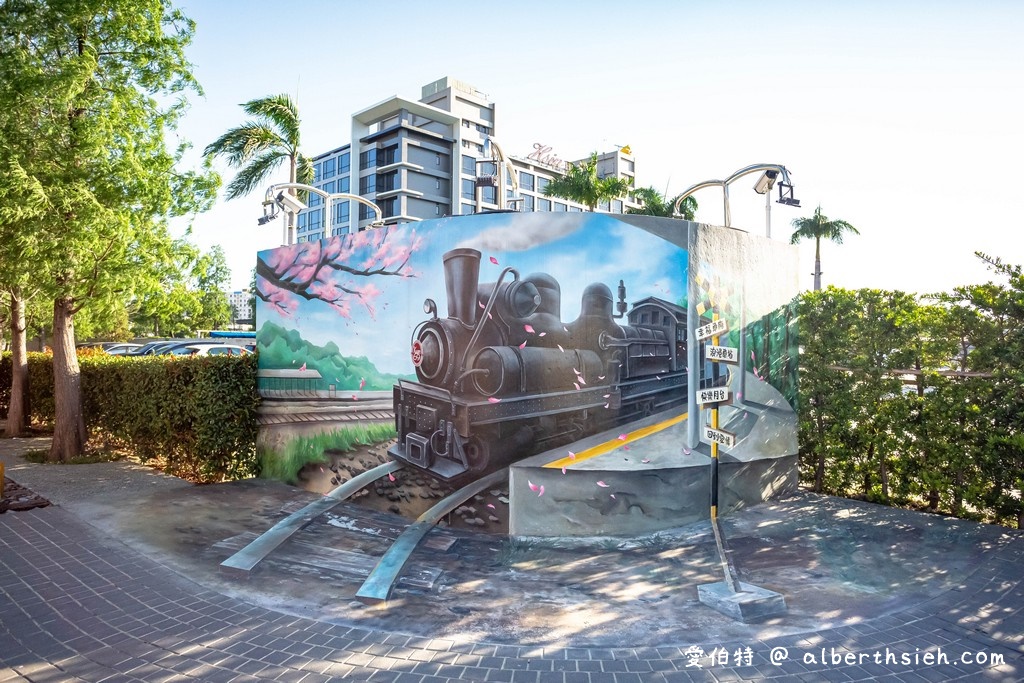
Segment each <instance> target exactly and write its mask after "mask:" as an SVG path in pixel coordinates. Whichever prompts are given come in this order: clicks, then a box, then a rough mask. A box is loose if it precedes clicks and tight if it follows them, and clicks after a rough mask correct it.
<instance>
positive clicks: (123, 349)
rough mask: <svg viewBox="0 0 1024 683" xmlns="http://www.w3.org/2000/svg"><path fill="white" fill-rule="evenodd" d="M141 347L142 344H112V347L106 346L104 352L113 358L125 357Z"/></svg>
mask: <svg viewBox="0 0 1024 683" xmlns="http://www.w3.org/2000/svg"><path fill="white" fill-rule="evenodd" d="M141 346H142V344H128V343H125V344H111V345H110V346H104V347H103V350H104V351H105V352H106V353H108V354H109V355H111V356H124V355H127V354H128V353H129V352H130V351H134V350H135V349H137V348H139V347H141Z"/></svg>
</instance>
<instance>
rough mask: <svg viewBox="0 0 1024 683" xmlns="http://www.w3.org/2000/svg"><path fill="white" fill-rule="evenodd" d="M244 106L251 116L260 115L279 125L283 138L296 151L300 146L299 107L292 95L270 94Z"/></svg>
mask: <svg viewBox="0 0 1024 683" xmlns="http://www.w3.org/2000/svg"><path fill="white" fill-rule="evenodd" d="M242 108H243V109H244V110H245V112H246V113H247V114H249V115H250V116H258V117H260V118H262V119H265V120H266V121H268V122H271V123H273V124H274V126H276V127H277V129H278V132H279V133H280V135H281V138H282V139H284V140H285V141H287V144H288V145H289V147H290V148H291V151H292V152H293V153H294V152H295V151H297V150H298V148H299V139H300V138H299V108H298V106H297V105H296V104H295V102H294V101H293V100H292V98H291V97H289V96H288V95H285V94H281V95H270V96H268V97H261V98H259V99H255V100H249V101H248V102H246V103H245V104H243V105H242Z"/></svg>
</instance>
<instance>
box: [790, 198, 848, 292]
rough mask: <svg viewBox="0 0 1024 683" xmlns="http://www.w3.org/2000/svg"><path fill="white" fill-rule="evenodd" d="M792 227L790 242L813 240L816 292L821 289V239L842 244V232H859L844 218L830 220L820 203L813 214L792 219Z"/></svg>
mask: <svg viewBox="0 0 1024 683" xmlns="http://www.w3.org/2000/svg"><path fill="white" fill-rule="evenodd" d="M793 227H794V228H796V231H795V232H793V236H792V238H790V243H791V244H796V243H797V242H799V241H800V240H804V239H813V240H814V291H816V292H817V291H818V290H820V289H821V240H822V239H827V240H831V241H833V242H835V243H836V244H842V243H843V234H844V233H847V232H852V233H853V234H855V235H859V234H860V233H859V232H857V228H855V227H853V226H852V225H850V224H849V223H847V222H846V221H844V220H839V219H835V220H830V219H829V217H828V216H826V215H825V214H823V213H822V212H821V206H820V205H819V206H818V208H816V209H815V210H814V215H813V216H810V217H807V216H805V217H804V218H795V219H793Z"/></svg>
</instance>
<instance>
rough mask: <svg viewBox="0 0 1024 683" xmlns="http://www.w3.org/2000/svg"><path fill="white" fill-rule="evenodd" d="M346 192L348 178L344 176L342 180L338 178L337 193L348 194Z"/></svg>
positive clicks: (347, 189)
mask: <svg viewBox="0 0 1024 683" xmlns="http://www.w3.org/2000/svg"><path fill="white" fill-rule="evenodd" d="M348 191H349V179H348V176H345V177H344V178H338V192H348Z"/></svg>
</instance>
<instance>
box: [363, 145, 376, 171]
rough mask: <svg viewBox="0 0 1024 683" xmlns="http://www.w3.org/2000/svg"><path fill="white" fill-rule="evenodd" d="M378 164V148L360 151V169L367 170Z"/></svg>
mask: <svg viewBox="0 0 1024 683" xmlns="http://www.w3.org/2000/svg"><path fill="white" fill-rule="evenodd" d="M376 165H377V150H376V149H368V150H365V151H363V152H360V153H359V170H360V171H365V170H366V169H368V168H373V167H374V166H376Z"/></svg>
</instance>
